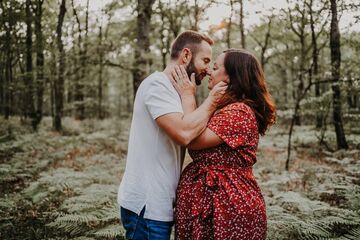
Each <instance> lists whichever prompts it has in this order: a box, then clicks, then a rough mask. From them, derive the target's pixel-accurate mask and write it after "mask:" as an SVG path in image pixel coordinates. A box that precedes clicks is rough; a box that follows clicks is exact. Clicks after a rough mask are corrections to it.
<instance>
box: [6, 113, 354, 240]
mask: <svg viewBox="0 0 360 240" xmlns="http://www.w3.org/2000/svg"><path fill="white" fill-rule="evenodd" d="M63 125H64V126H65V127H64V131H63V133H62V134H59V133H56V132H54V131H52V130H51V119H50V118H45V119H44V120H43V123H42V125H41V127H40V129H39V130H38V132H37V133H33V132H32V131H31V130H30V128H29V127H28V125H27V124H21V123H20V120H19V119H18V118H12V119H10V120H4V119H0V192H1V195H0V239H22V240H23V239H78V240H80V239H83V240H85V239H123V238H122V235H123V232H122V229H121V225H120V224H119V219H118V216H119V213H118V212H119V211H118V207H117V204H116V194H117V189H118V185H119V183H120V181H121V176H122V174H123V171H124V168H125V158H126V150H127V139H128V134H129V128H130V119H129V118H126V119H105V120H102V121H100V120H85V121H82V122H80V121H76V120H74V119H70V118H65V119H64V121H63ZM348 129H350V130H351V132H352V133H349V132H347V139H348V141H349V143H350V149H349V150H340V151H331V150H325V147H323V146H320V145H319V140H318V138H317V136H318V135H319V133H318V132H317V131H316V130H315V129H314V128H313V127H311V126H301V127H295V132H294V135H293V148H292V153H291V156H292V157H291V161H290V169H289V171H285V161H286V157H287V141H288V126H287V125H280V124H279V125H276V126H274V127H273V128H272V129H271V130H270V131H269V133H268V134H267V135H266V136H264V137H262V138H261V140H260V144H259V149H258V162H257V163H256V164H255V166H254V174H255V176H256V179H257V180H258V183H259V185H260V187H261V189H262V192H263V194H264V197H265V201H266V205H267V214H268V239H360V134H359V131H358V130H356V129H355V130H354V129H353V128H348ZM331 130H332V129H331V128H329V130H328V132H326V135H325V136H326V140H327V141H328V143H329V146H330V147H332V146H333V143H334V142H335V135H334V133H333V132H331ZM189 161H191V160H190V159H189V157H188V156H187V159H186V163H188V162H189Z"/></svg>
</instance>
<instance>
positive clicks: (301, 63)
mask: <svg viewBox="0 0 360 240" xmlns="http://www.w3.org/2000/svg"><path fill="white" fill-rule="evenodd" d="M188 29H190V30H194V31H199V32H203V33H205V34H207V35H209V36H210V37H211V38H212V39H213V40H214V42H215V43H214V45H213V59H214V58H215V57H216V56H217V55H218V54H220V53H221V52H222V51H223V50H225V49H228V48H244V49H247V50H248V51H250V52H252V53H254V54H255V56H257V58H258V59H259V61H260V63H261V66H262V67H263V69H264V72H265V77H266V83H267V86H268V88H269V91H270V93H271V95H272V97H273V98H274V100H275V103H276V106H277V122H276V124H275V125H274V126H272V127H271V129H270V130H269V131H268V132H267V133H266V135H265V136H264V137H261V138H260V144H259V148H258V152H257V163H256V164H255V165H254V175H255V176H256V179H257V181H258V183H259V185H260V187H261V190H262V192H263V195H264V198H265V202H266V206H267V217H268V233H267V238H268V239H269V240H270V239H280V240H281V239H284V240H285V239H289V240H292V239H339V240H340V239H354V240H355V239H360V125H359V121H360V2H357V1H351V0H281V1H280V0H278V1H275V0H274V1H260V0H224V1H219V0H177V1H170V0H137V1H134V0H104V1H95V0H47V1H44V0H0V192H1V194H0V238H1V239H74V240H75V239H76V240H87V239H89V240H90V239H125V238H124V230H123V229H122V226H121V224H120V220H119V209H118V205H117V203H116V195H117V190H118V186H119V183H120V181H121V177H122V174H123V172H124V169H125V160H126V154H127V143H128V136H129V129H130V124H131V116H132V110H133V101H134V96H135V93H136V91H137V89H138V87H139V85H140V83H141V81H142V80H143V79H144V78H146V76H147V75H149V74H150V73H152V72H153V71H162V70H163V69H164V68H165V66H166V64H167V62H168V60H169V55H170V46H171V43H172V41H173V40H174V39H175V37H176V36H177V35H178V34H179V33H181V32H182V31H184V30H188ZM207 95H208V89H207V81H206V80H205V81H203V84H202V85H201V86H199V87H198V88H197V102H198V104H200V103H201V102H202V101H203V100H204V99H205V98H206V97H207ZM190 161H191V159H190V157H189V156H186V161H185V163H189V162H190ZM154 174H156V173H154Z"/></svg>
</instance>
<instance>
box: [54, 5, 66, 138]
mask: <svg viewBox="0 0 360 240" xmlns="http://www.w3.org/2000/svg"><path fill="white" fill-rule="evenodd" d="M65 4H66V3H65V0H61V5H60V11H59V15H58V23H57V27H56V40H57V47H58V51H59V57H58V61H59V64H58V70H57V74H58V76H57V78H56V81H55V83H54V101H55V108H54V119H53V127H54V129H55V130H56V131H61V129H62V126H61V118H62V114H63V101H64V100H63V99H64V72H65V52H64V44H63V42H62V39H61V37H62V26H63V23H64V17H65V12H66V5H65Z"/></svg>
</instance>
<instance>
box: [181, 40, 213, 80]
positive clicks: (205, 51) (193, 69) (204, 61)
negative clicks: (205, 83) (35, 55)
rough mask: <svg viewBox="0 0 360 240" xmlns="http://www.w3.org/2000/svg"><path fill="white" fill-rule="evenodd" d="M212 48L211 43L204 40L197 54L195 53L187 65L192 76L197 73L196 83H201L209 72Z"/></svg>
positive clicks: (187, 70) (189, 74)
mask: <svg viewBox="0 0 360 240" xmlns="http://www.w3.org/2000/svg"><path fill="white" fill-rule="evenodd" d="M211 55H212V49H211V46H210V44H209V43H207V42H206V41H202V42H201V44H200V46H199V48H198V51H197V53H196V54H193V56H192V58H191V61H190V62H189V64H188V65H187V66H186V72H187V74H188V76H189V78H190V76H191V74H192V73H195V82H196V85H200V84H201V81H202V80H203V78H204V77H206V75H207V74H208V72H209V67H210V62H211Z"/></svg>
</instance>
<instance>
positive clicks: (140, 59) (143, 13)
mask: <svg viewBox="0 0 360 240" xmlns="http://www.w3.org/2000/svg"><path fill="white" fill-rule="evenodd" d="M154 2H155V0H138V4H137V12H138V16H137V42H136V47H135V60H134V65H133V71H132V74H133V89H134V97H135V94H136V91H137V89H138V88H139V85H140V83H141V81H142V80H143V79H144V78H145V77H146V75H147V74H148V73H149V68H150V48H149V47H150V39H149V32H150V20H151V14H152V5H153V4H154Z"/></svg>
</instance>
